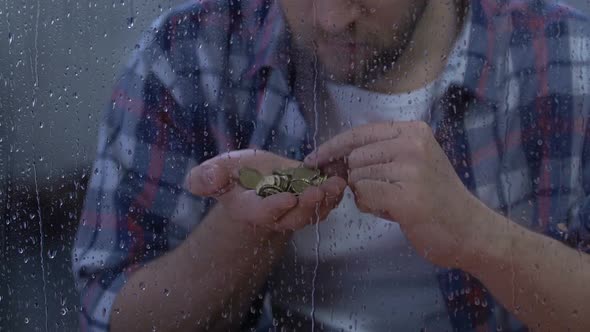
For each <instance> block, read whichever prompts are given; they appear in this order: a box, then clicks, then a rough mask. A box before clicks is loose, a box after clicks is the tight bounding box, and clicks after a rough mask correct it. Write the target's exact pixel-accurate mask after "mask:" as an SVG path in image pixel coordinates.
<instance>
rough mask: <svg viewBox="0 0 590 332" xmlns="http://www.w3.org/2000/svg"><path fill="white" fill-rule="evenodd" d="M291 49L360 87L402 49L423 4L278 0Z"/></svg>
mask: <svg viewBox="0 0 590 332" xmlns="http://www.w3.org/2000/svg"><path fill="white" fill-rule="evenodd" d="M280 2H281V5H282V9H283V11H284V13H285V16H286V18H287V22H288V24H289V28H290V31H291V33H292V38H293V43H294V45H293V46H294V47H295V48H296V49H297V50H298V51H300V52H303V54H304V55H307V56H314V52H315V55H317V58H318V60H319V64H320V66H321V70H322V72H323V74H324V75H325V76H327V77H328V78H330V79H331V80H334V81H336V82H340V83H350V84H355V85H364V84H365V83H367V82H369V81H370V80H372V79H377V78H379V77H380V76H381V75H383V73H384V72H386V71H387V69H389V67H390V66H391V64H392V62H394V61H395V60H396V58H397V57H398V55H399V54H400V53H401V52H402V51H403V49H404V48H405V47H406V45H407V43H408V41H409V40H410V38H411V36H412V33H413V31H414V28H415V26H416V23H417V22H418V21H419V19H420V17H421V15H422V13H423V11H424V8H425V6H426V3H427V2H428V1H427V0H280Z"/></svg>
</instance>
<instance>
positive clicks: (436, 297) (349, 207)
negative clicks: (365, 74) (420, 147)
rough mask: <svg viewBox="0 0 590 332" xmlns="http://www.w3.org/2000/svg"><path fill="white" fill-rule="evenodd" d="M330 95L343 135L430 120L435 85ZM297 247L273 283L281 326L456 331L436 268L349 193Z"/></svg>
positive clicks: (339, 90)
mask: <svg viewBox="0 0 590 332" xmlns="http://www.w3.org/2000/svg"><path fill="white" fill-rule="evenodd" d="M328 88H329V91H330V93H331V96H332V97H333V98H332V99H333V100H334V104H335V106H336V107H335V108H336V114H337V118H338V119H339V121H338V122H339V123H334V126H336V128H333V129H334V131H335V132H336V133H338V132H342V131H344V130H347V129H349V128H351V127H357V126H359V125H363V124H367V123H372V122H380V121H391V120H394V121H411V120H424V121H428V120H429V114H430V113H429V110H430V106H431V103H432V100H431V98H432V92H433V89H434V85H432V84H431V85H428V86H426V87H423V88H421V89H419V90H416V91H413V92H410V93H406V94H400V95H384V94H379V93H373V92H369V91H365V90H361V89H358V88H356V87H352V86H336V85H330V86H329V87H328ZM416 203H417V204H419V202H416ZM318 238H319V241H318ZM292 241H293V242H292V245H291V246H290V247H289V249H288V251H287V253H286V255H285V259H284V260H283V261H282V264H281V266H280V267H279V269H278V270H277V272H276V274H275V276H274V280H275V282H274V285H273V289H274V293H273V297H272V301H273V303H272V304H273V310H275V313H276V312H279V315H276V314H275V317H280V319H281V320H283V323H282V324H285V325H287V326H290V327H293V328H295V329H296V330H309V328H310V327H311V320H310V319H309V317H311V315H312V314H313V316H314V317H315V322H314V324H315V327H316V330H318V331H421V330H422V329H426V331H450V330H451V326H450V322H449V318H448V314H447V311H446V308H445V301H444V299H443V298H442V293H441V291H440V289H439V286H438V281H437V280H436V274H435V267H434V266H433V265H431V264H430V263H428V262H427V261H426V260H425V259H423V258H422V257H421V256H420V255H419V254H418V253H416V252H415V251H414V249H413V248H412V247H411V245H410V244H409V243H408V241H407V240H406V238H405V237H404V235H403V233H402V232H401V230H400V228H399V225H398V224H397V223H394V222H391V221H388V220H384V219H381V218H378V217H375V216H373V215H371V214H365V213H362V212H360V211H359V210H358V208H357V207H356V204H355V201H354V197H353V194H352V192H351V190H350V189H349V188H347V190H346V192H345V195H344V198H343V200H342V201H341V203H340V205H339V206H338V207H337V208H336V209H335V210H333V211H332V212H331V213H330V215H329V216H328V218H327V219H326V220H325V221H323V222H322V223H320V224H319V225H318V226H309V227H306V228H305V229H303V230H301V231H299V232H296V233H295V235H294V237H293V240H292ZM318 247H319V252H317V251H316V250H317V249H318ZM314 285H315V286H314ZM312 293H313V303H312V300H311V297H312Z"/></svg>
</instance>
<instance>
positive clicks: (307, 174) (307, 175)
mask: <svg viewBox="0 0 590 332" xmlns="http://www.w3.org/2000/svg"><path fill="white" fill-rule="evenodd" d="M319 175H320V171H319V170H317V169H311V168H305V167H298V168H295V169H293V179H307V180H311V179H313V178H314V177H316V176H319Z"/></svg>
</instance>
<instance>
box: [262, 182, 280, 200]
mask: <svg viewBox="0 0 590 332" xmlns="http://www.w3.org/2000/svg"><path fill="white" fill-rule="evenodd" d="M281 192H283V191H282V190H281V188H279V187H276V186H273V185H264V186H261V187H259V188H257V189H256V194H258V196H262V197H268V196H271V195H275V194H278V193H281Z"/></svg>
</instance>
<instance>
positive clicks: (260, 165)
mask: <svg viewBox="0 0 590 332" xmlns="http://www.w3.org/2000/svg"><path fill="white" fill-rule="evenodd" d="M202 165H217V166H219V167H223V168H225V169H226V170H228V171H229V173H230V175H231V176H233V177H234V178H238V177H239V174H238V173H239V170H240V169H242V168H244V167H251V168H256V169H257V170H258V171H260V172H262V173H266V172H270V171H272V170H274V169H276V168H288V167H297V166H299V165H301V162H299V161H295V160H291V159H287V158H283V157H280V156H278V155H276V154H273V153H270V152H267V151H264V150H253V149H247V150H237V151H231V152H228V153H223V154H220V155H219V156H216V157H214V158H212V159H209V160H207V161H205V162H204V163H203V164H202Z"/></svg>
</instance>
